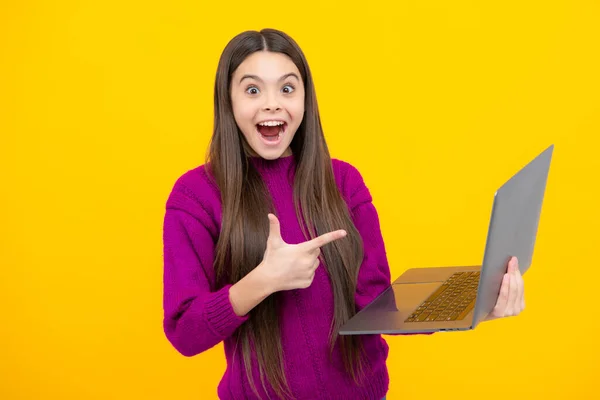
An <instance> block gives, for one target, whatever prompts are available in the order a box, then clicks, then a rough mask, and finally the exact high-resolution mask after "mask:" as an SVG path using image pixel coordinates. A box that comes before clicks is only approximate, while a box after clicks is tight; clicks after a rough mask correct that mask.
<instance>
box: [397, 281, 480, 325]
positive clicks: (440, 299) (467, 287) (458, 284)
mask: <svg viewBox="0 0 600 400" xmlns="http://www.w3.org/2000/svg"><path fill="white" fill-rule="evenodd" d="M478 284H479V271H472V272H456V273H454V274H452V276H450V278H448V279H447V280H446V281H445V282H444V283H443V284H442V285H441V286H440V287H439V288H438V289H437V290H436V291H435V292H433V293H432V294H431V295H430V296H429V297H428V298H427V299H426V300H425V301H424V302H423V303H421V305H420V306H419V307H418V308H417V309H416V310H415V311H414V312H413V313H412V314H411V315H410V316H409V317H408V318H407V319H406V320H405V321H404V322H431V321H459V320H461V319H463V318H464V317H466V316H467V314H468V313H469V312H470V311H471V309H472V308H473V307H474V305H475V297H477V286H478Z"/></svg>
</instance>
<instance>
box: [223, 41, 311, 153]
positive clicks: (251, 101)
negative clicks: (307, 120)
mask: <svg viewBox="0 0 600 400" xmlns="http://www.w3.org/2000/svg"><path fill="white" fill-rule="evenodd" d="M230 90H231V103H232V107H233V115H234V118H235V122H236V123H237V125H238V127H239V128H240V130H241V131H242V133H243V135H244V137H245V138H246V141H247V142H248V144H249V145H250V147H251V148H252V150H253V152H254V153H255V154H253V155H254V156H256V155H258V156H260V157H262V158H264V159H267V160H274V159H277V158H279V157H281V156H288V155H291V154H292V152H291V149H290V143H291V142H292V139H293V138H294V135H295V134H296V131H297V130H298V127H299V126H300V123H301V122H302V118H303V116H304V84H303V82H302V78H301V76H300V71H298V68H297V67H296V65H295V64H294V63H293V62H292V60H291V59H290V58H289V57H288V56H286V55H285V54H281V53H274V52H269V51H258V52H255V53H252V54H251V55H250V56H248V57H247V58H246V59H245V60H244V61H243V62H242V63H241V64H240V66H239V67H238V68H237V69H236V70H235V72H234V74H233V76H232V78H231V89H230Z"/></svg>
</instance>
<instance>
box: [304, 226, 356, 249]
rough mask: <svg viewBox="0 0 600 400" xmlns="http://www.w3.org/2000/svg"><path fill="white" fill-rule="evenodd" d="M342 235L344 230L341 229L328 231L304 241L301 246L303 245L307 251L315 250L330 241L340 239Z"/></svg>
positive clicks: (344, 234)
mask: <svg viewBox="0 0 600 400" xmlns="http://www.w3.org/2000/svg"><path fill="white" fill-rule="evenodd" d="M344 236H346V231H345V230H343V229H340V230H337V231H333V232H328V233H325V234H323V235H321V236H318V237H316V238H314V239H312V240H309V241H308V242H305V243H304V244H303V247H305V248H306V249H307V250H309V251H310V250H315V249H318V248H319V247H323V246H325V245H326V244H328V243H331V242H333V241H335V240H338V239H341V238H343V237H344Z"/></svg>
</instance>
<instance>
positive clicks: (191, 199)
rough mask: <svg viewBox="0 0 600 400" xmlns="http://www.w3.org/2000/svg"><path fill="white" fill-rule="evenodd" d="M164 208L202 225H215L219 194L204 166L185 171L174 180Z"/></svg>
mask: <svg viewBox="0 0 600 400" xmlns="http://www.w3.org/2000/svg"><path fill="white" fill-rule="evenodd" d="M165 207H166V210H167V212H169V211H182V212H184V213H186V214H189V215H190V216H192V217H194V218H196V219H198V220H199V221H200V222H202V223H203V224H204V225H206V224H216V220H217V218H216V216H217V215H218V213H219V209H220V193H219V190H218V188H217V186H216V184H215V183H214V181H213V180H212V179H211V177H210V175H209V173H208V171H207V166H206V164H204V165H200V166H197V167H195V168H193V169H190V170H187V171H185V172H184V173H182V174H181V175H180V176H179V177H177V178H176V179H175V182H174V184H173V186H172V188H171V191H170V193H169V195H168V197H167V201H166V205H165Z"/></svg>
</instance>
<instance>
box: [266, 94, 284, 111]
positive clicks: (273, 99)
mask: <svg viewBox="0 0 600 400" xmlns="http://www.w3.org/2000/svg"><path fill="white" fill-rule="evenodd" d="M263 110H264V111H279V110H281V105H280V104H279V100H278V99H277V95H270V96H267V98H266V100H265V104H264V105H263Z"/></svg>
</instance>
